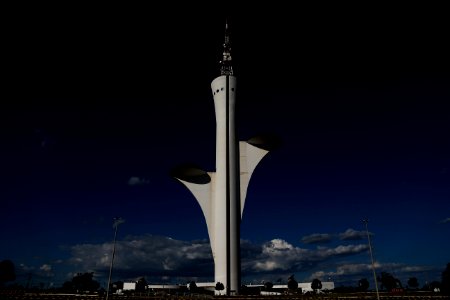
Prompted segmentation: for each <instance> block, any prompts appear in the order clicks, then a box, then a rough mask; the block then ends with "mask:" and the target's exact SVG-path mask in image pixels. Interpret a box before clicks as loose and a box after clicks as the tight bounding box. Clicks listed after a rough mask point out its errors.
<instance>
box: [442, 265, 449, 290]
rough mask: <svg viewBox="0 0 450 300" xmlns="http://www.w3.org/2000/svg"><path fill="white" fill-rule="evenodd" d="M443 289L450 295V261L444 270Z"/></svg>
mask: <svg viewBox="0 0 450 300" xmlns="http://www.w3.org/2000/svg"><path fill="white" fill-rule="evenodd" d="M441 291H442V292H443V293H445V294H447V295H450V263H448V264H447V268H445V270H444V271H443V272H442V278H441Z"/></svg>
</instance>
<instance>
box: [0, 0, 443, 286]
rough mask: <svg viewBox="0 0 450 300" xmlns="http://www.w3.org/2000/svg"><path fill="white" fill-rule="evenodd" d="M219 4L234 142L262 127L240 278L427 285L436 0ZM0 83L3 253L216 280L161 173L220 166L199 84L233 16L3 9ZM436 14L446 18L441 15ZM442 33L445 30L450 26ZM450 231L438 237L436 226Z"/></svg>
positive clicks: (214, 71)
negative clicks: (270, 144)
mask: <svg viewBox="0 0 450 300" xmlns="http://www.w3.org/2000/svg"><path fill="white" fill-rule="evenodd" d="M269 11H270V10H269V9H267V10H266V9H263V11H261V12H258V13H256V12H253V13H244V12H242V13H240V14H235V13H230V15H231V16H229V20H230V27H231V32H232V33H231V34H232V37H231V39H232V55H233V59H234V70H235V74H236V77H237V80H238V98H237V100H238V134H239V136H240V138H241V140H246V139H249V138H251V137H252V136H253V135H256V134H259V133H274V134H277V135H278V136H279V137H280V138H281V140H282V146H281V147H280V148H279V149H277V150H275V151H273V152H272V153H269V154H268V155H267V156H266V157H265V158H264V159H263V161H262V162H261V164H260V165H259V166H258V167H257V169H256V170H255V172H254V175H253V177H252V179H251V181H250V186H249V190H248V195H247V201H246V207H245V209H244V217H243V221H242V227H241V228H242V232H241V237H242V239H243V240H244V241H243V246H242V249H243V250H242V251H243V254H242V257H243V266H242V267H243V276H244V278H243V280H244V281H246V282H247V281H250V280H271V281H275V280H276V279H278V278H284V279H286V278H287V277H288V276H289V275H291V274H296V278H297V279H298V280H299V281H307V280H310V279H312V278H315V277H320V278H321V279H322V280H327V279H328V278H329V277H330V278H332V280H334V281H336V282H337V283H345V284H356V281H357V280H359V279H360V278H363V277H367V278H371V277H369V276H371V274H370V268H369V264H370V258H369V255H368V252H367V250H368V248H367V239H366V238H365V237H364V235H363V234H364V232H363V231H364V224H363V223H362V222H361V220H362V219H363V218H369V219H370V222H369V229H370V231H371V232H372V233H373V246H374V256H375V260H376V262H377V271H378V272H381V271H386V272H390V273H393V274H394V275H395V276H398V277H400V278H401V279H403V282H404V283H406V280H404V279H407V278H409V277H413V276H415V277H418V278H419V282H420V283H421V284H424V283H425V281H427V280H428V281H432V280H435V279H439V278H440V277H439V276H440V272H441V271H442V270H443V269H444V268H445V266H446V264H447V263H448V262H449V260H450V257H449V255H448V253H450V243H449V241H448V236H449V231H450V227H449V226H450V221H449V218H450V138H449V137H450V114H449V108H450V105H449V100H450V88H449V82H450V81H449V79H450V78H449V72H448V69H449V56H448V53H449V52H450V49H449V48H448V46H447V44H446V43H445V35H446V32H445V29H444V28H445V27H446V25H448V21H447V20H446V19H445V18H444V15H443V13H442V11H441V10H440V8H439V7H368V6H367V7H366V6H364V7H341V6H339V7H315V6H303V7H300V8H298V9H297V10H296V11H295V12H294V11H292V10H291V9H289V8H282V9H280V10H279V11H278V10H277V11H272V12H270V14H269ZM12 16H14V17H13V18H12V19H13V21H12V22H11V23H10V24H9V27H8V29H7V33H8V34H7V35H8V36H7V38H8V39H7V41H8V43H7V45H8V46H7V48H8V49H7V50H8V55H7V56H5V57H6V58H7V67H8V68H7V75H8V76H7V77H8V78H7V79H6V90H5V91H4V92H5V94H4V96H3V97H2V98H3V101H2V109H1V110H0V116H1V118H0V119H1V121H0V122H1V134H2V139H1V143H2V145H1V149H2V153H3V154H2V155H1V158H0V162H1V171H0V176H1V181H0V182H1V189H0V201H1V207H0V208H1V209H0V228H1V229H0V230H1V231H0V233H1V239H2V240H1V247H0V260H3V259H11V260H12V261H13V262H14V263H15V265H16V272H17V273H18V275H19V276H18V280H22V281H23V282H24V281H25V279H26V274H28V273H32V274H33V276H34V278H35V279H34V283H37V282H46V283H49V284H50V283H53V284H54V285H60V284H61V283H62V282H64V281H65V280H67V279H70V278H71V275H73V273H76V272H87V271H95V272H96V273H95V274H96V276H97V278H98V280H99V281H101V282H102V284H103V283H104V282H105V281H106V280H105V278H104V276H105V274H106V273H105V272H107V270H108V266H109V256H108V255H110V249H111V242H112V238H113V230H112V226H111V225H112V218H113V217H115V216H121V217H123V218H125V219H126V222H125V223H124V224H123V225H120V227H119V238H118V251H117V262H116V270H115V275H114V278H116V279H133V278H137V277H139V276H147V277H148V279H149V281H155V282H157V281H160V282H161V281H185V280H186V278H191V277H198V279H199V280H209V279H211V278H210V277H211V276H212V274H213V265H212V258H211V254H210V250H209V243H208V236H207V231H206V224H205V222H204V219H203V216H202V213H201V210H200V207H199V205H198V204H197V203H196V201H195V199H194V198H193V196H192V195H191V194H190V193H189V191H188V190H187V189H185V187H183V186H182V185H181V184H179V183H178V182H177V181H175V180H174V179H172V178H170V176H169V172H170V170H171V169H172V168H173V167H175V166H177V165H179V164H182V163H187V162H193V163H196V164H198V165H200V166H202V167H203V168H205V169H206V170H208V171H213V170H214V164H215V157H214V155H215V149H214V147H215V117H214V106H213V101H212V95H211V92H210V82H211V81H212V80H213V79H214V78H215V77H216V76H217V75H218V60H219V59H220V54H221V52H220V51H221V43H222V39H223V30H224V20H225V13H217V14H215V13H214V11H210V12H209V13H200V12H199V13H186V14H176V15H174V14H171V13H170V10H167V11H157V10H156V9H153V10H152V9H149V10H147V9H144V8H139V7H104V8H99V7H95V8H94V7H91V8H83V7H78V8H76V7H72V8H68V7H56V8H55V7H53V8H52V10H50V8H44V7H33V8H32V7H29V8H21V9H20V10H14V11H12ZM446 23H447V24H446ZM447 27H448V26H447ZM446 237H447V238H446Z"/></svg>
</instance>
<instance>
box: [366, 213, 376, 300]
mask: <svg viewBox="0 0 450 300" xmlns="http://www.w3.org/2000/svg"><path fill="white" fill-rule="evenodd" d="M363 222H364V224H365V225H366V233H367V240H368V241H369V252H370V261H371V263H372V272H373V281H374V282H375V291H376V292H377V300H380V293H379V292H378V283H377V274H376V273H375V265H374V263H373V254H372V243H371V242H370V235H369V229H368V227H367V223H369V219H364V220H363Z"/></svg>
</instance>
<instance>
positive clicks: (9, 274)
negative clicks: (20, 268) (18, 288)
mask: <svg viewBox="0 0 450 300" xmlns="http://www.w3.org/2000/svg"><path fill="white" fill-rule="evenodd" d="M14 280H16V272H15V268H14V263H13V262H12V261H10V260H9V259H6V260H2V261H1V262H0V286H2V285H3V284H4V283H5V282H8V281H14Z"/></svg>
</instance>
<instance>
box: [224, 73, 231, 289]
mask: <svg viewBox="0 0 450 300" xmlns="http://www.w3.org/2000/svg"><path fill="white" fill-rule="evenodd" d="M225 78H226V81H225V83H226V84H225V104H226V131H227V132H226V138H227V139H226V147H227V153H226V154H227V159H226V169H227V177H226V184H227V189H226V200H227V203H226V209H227V212H226V213H227V222H226V223H227V237H226V238H227V282H226V287H225V288H226V294H227V295H229V294H230V281H231V277H230V273H231V266H230V258H231V257H230V251H231V245H230V240H231V238H230V225H231V224H230V100H229V96H230V95H229V84H230V82H229V76H228V75H226V77H225Z"/></svg>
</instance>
